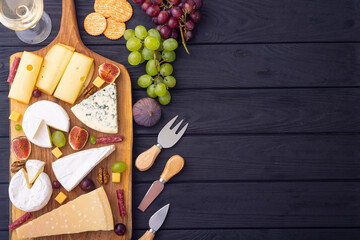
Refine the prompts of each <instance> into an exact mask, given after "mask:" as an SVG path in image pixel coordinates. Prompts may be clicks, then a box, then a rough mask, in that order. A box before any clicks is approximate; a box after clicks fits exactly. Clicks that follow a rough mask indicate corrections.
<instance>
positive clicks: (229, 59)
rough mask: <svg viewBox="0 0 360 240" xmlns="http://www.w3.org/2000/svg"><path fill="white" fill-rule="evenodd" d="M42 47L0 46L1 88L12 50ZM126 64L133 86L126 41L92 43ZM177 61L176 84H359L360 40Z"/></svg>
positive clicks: (237, 49)
mask: <svg viewBox="0 0 360 240" xmlns="http://www.w3.org/2000/svg"><path fill="white" fill-rule="evenodd" d="M37 48H38V47H34V46H32V47H26V48H22V47H17V48H5V47H1V48H0V59H2V61H1V62H2V64H0V76H1V77H0V91H4V90H5V91H7V90H8V84H7V83H6V79H7V75H8V72H9V64H8V61H7V59H8V58H9V56H10V55H11V54H12V53H15V52H18V51H23V50H28V51H31V50H35V49H37ZM90 49H92V50H93V51H95V52H97V53H99V54H101V55H103V56H105V57H107V58H110V59H113V60H115V61H118V62H120V63H122V64H124V65H125V66H126V67H127V68H128V70H129V73H130V76H131V77H132V86H133V89H140V87H138V85H137V79H138V77H139V76H141V75H143V74H145V73H146V72H145V64H142V65H140V66H131V65H130V64H128V62H127V57H128V54H129V52H128V50H127V49H126V47H125V46H90ZM177 53H178V58H177V60H176V61H175V62H174V63H173V66H174V69H175V71H174V76H175V77H176V78H177V86H176V89H190V88H191V89H198V88H214V89H218V88H259V87H260V88H263V87H267V88H269V87H337V86H341V87H342V86H356V87H358V86H360V62H359V59H358V58H357V57H356V56H357V55H358V54H360V44H350V43H349V44H335V43H332V44H260V45H258V44H255V45H253V44H246V45H207V46H202V45H194V46H192V53H193V54H192V55H191V56H188V55H187V54H185V53H184V52H183V51H182V50H181V49H179V50H177Z"/></svg>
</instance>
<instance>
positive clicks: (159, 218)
mask: <svg viewBox="0 0 360 240" xmlns="http://www.w3.org/2000/svg"><path fill="white" fill-rule="evenodd" d="M169 207H170V204H167V205H165V206H164V207H162V208H161V209H160V210H158V211H157V212H156V213H154V215H152V216H151V218H150V220H149V227H150V229H149V230H148V231H146V233H145V234H144V235H143V236H142V237H141V238H139V240H152V239H154V237H155V233H156V232H157V231H158V230H159V229H160V227H161V226H162V225H163V223H164V221H165V218H166V216H167V213H168V211H169Z"/></svg>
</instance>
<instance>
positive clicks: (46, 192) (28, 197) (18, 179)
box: [9, 160, 53, 212]
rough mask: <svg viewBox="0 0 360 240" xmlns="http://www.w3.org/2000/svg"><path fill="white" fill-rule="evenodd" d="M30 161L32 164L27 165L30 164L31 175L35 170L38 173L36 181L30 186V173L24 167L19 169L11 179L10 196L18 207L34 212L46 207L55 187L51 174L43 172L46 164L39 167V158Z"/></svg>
mask: <svg viewBox="0 0 360 240" xmlns="http://www.w3.org/2000/svg"><path fill="white" fill-rule="evenodd" d="M29 161H30V164H28V163H27V164H26V165H28V166H30V169H31V170H30V172H31V175H32V176H33V173H34V172H37V173H36V174H35V175H38V176H37V177H36V176H35V179H36V180H35V182H34V183H33V185H32V187H31V188H29V187H28V182H29V180H28V179H27V177H28V174H27V173H26V171H25V170H24V169H21V170H19V171H18V172H17V173H16V174H15V175H14V176H13V177H12V178H11V180H10V184H9V198H10V201H11V202H12V204H13V205H14V206H15V207H16V208H18V209H20V210H23V211H25V212H34V211H38V210H40V209H42V208H43V207H45V205H46V204H47V203H48V202H49V200H50V198H51V194H52V191H53V189H52V186H51V181H50V178H49V176H48V175H47V174H46V173H44V172H42V170H43V167H44V166H42V167H41V168H40V169H38V167H40V164H39V163H38V162H37V161H39V160H28V162H29ZM39 162H41V161H39ZM36 169H38V171H36Z"/></svg>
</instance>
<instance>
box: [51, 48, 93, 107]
mask: <svg viewBox="0 0 360 240" xmlns="http://www.w3.org/2000/svg"><path fill="white" fill-rule="evenodd" d="M93 64H94V59H92V58H90V57H88V56H85V55H83V54H81V53H77V52H75V53H74V54H73V55H72V57H71V59H70V62H69V64H68V66H67V67H66V69H65V72H64V74H63V76H62V77H61V80H60V82H59V85H58V86H57V88H56V90H55V93H54V96H55V97H56V98H59V99H60V100H63V101H65V102H67V103H70V104H74V102H75V101H76V99H77V98H78V96H79V94H80V91H81V90H82V88H83V86H84V83H85V82H86V79H87V76H88V74H89V72H90V69H91V67H92V66H93Z"/></svg>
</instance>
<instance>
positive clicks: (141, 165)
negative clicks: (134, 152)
mask: <svg viewBox="0 0 360 240" xmlns="http://www.w3.org/2000/svg"><path fill="white" fill-rule="evenodd" d="M160 152H161V149H160V148H159V147H157V146H156V145H154V146H152V147H151V148H150V149H148V150H146V151H145V152H143V153H141V154H140V155H139V156H138V157H137V158H136V161H135V166H136V167H137V169H139V170H140V171H146V170H148V169H149V168H151V166H152V165H153V164H154V162H155V159H156V157H157V156H158V155H159V153H160Z"/></svg>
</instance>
